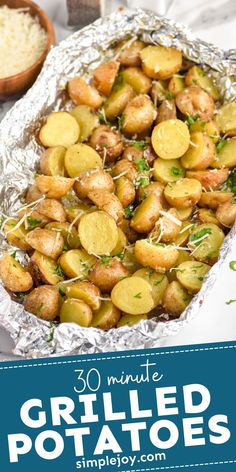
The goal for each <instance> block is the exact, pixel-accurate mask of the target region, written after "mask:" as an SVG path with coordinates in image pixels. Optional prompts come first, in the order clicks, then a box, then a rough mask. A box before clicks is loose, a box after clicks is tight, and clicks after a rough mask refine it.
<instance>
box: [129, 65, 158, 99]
mask: <svg viewBox="0 0 236 472" xmlns="http://www.w3.org/2000/svg"><path fill="white" fill-rule="evenodd" d="M122 75H123V78H124V80H125V82H127V84H129V85H131V87H133V89H134V90H135V92H136V93H148V92H149V90H150V89H151V87H152V81H151V80H150V78H149V77H147V76H146V75H145V74H144V73H143V71H142V70H141V69H140V68H139V67H127V68H126V69H124V71H123V74H122Z"/></svg>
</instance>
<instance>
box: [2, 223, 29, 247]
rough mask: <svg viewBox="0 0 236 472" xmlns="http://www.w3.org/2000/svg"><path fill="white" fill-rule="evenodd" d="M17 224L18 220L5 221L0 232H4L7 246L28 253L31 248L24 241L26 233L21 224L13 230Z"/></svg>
mask: <svg viewBox="0 0 236 472" xmlns="http://www.w3.org/2000/svg"><path fill="white" fill-rule="evenodd" d="M17 223H18V220H15V219H14V218H11V219H9V220H7V221H6V223H5V224H4V226H3V228H2V231H3V232H4V234H5V237H6V239H7V241H8V242H9V244H12V245H13V246H15V247H18V248H19V249H22V251H29V250H30V249H31V246H30V245H29V244H27V242H26V241H25V237H26V235H27V231H26V229H25V227H24V225H23V224H22V225H21V226H20V227H19V228H17V229H14V227H15V226H16V225H17Z"/></svg>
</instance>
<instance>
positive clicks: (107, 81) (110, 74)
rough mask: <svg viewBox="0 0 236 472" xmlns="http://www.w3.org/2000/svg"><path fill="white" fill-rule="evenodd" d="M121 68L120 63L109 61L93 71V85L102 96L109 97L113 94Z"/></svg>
mask: <svg viewBox="0 0 236 472" xmlns="http://www.w3.org/2000/svg"><path fill="white" fill-rule="evenodd" d="M119 67H120V63H119V62H118V61H108V62H104V63H102V64H100V65H99V66H98V67H97V68H96V69H95V70H94V71H93V84H94V86H95V87H96V89H97V90H98V91H99V92H100V93H101V94H102V95H109V93H110V92H111V89H112V87H113V84H114V82H115V78H116V76H117V73H118V70H119Z"/></svg>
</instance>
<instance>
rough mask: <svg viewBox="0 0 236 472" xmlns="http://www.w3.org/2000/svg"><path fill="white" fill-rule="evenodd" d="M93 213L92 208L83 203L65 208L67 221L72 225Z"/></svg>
mask: <svg viewBox="0 0 236 472" xmlns="http://www.w3.org/2000/svg"><path fill="white" fill-rule="evenodd" d="M91 211H93V208H92V207H91V206H89V205H86V204H85V203H80V202H79V203H77V204H76V205H72V206H68V207H66V208H65V212H66V217H67V220H68V221H69V222H70V223H73V225H78V222H79V220H80V219H81V217H82V216H83V215H86V214H87V213H90V212H91Z"/></svg>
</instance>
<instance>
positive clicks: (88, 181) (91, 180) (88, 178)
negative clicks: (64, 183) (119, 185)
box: [74, 169, 115, 199]
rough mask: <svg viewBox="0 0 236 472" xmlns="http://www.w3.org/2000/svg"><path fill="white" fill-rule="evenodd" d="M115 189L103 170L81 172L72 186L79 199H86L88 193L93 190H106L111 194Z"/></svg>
mask: <svg viewBox="0 0 236 472" xmlns="http://www.w3.org/2000/svg"><path fill="white" fill-rule="evenodd" d="M114 188H115V185H114V182H113V179H112V177H111V176H110V175H109V174H108V173H107V172H104V171H103V170H100V169H91V170H89V171H87V172H81V174H80V175H79V176H78V177H77V179H76V182H75V184H74V190H75V192H76V193H77V195H78V197H79V198H82V199H83V198H86V197H87V196H88V194H89V192H93V191H94V190H107V191H108V192H113V190H114Z"/></svg>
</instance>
